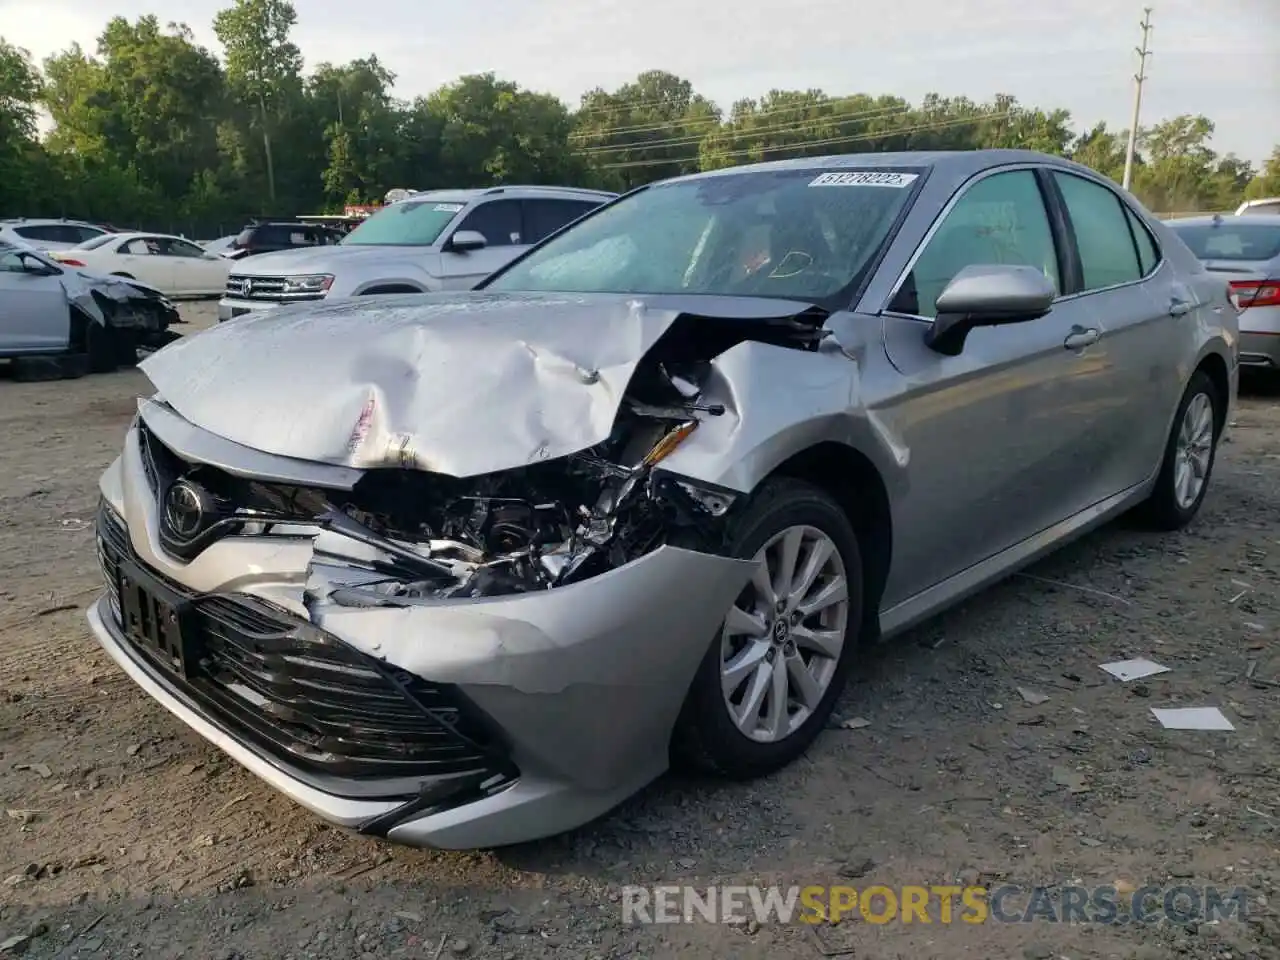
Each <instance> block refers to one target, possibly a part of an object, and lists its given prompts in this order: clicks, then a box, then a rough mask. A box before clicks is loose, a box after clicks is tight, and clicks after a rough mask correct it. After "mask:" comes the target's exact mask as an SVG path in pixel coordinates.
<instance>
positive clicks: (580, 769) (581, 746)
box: [89, 430, 752, 849]
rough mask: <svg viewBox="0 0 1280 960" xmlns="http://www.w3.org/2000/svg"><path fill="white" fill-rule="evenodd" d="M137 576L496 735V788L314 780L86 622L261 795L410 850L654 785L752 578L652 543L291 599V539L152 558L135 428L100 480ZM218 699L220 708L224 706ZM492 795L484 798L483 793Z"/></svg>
mask: <svg viewBox="0 0 1280 960" xmlns="http://www.w3.org/2000/svg"><path fill="white" fill-rule="evenodd" d="M102 493H103V497H104V500H105V501H106V502H107V503H108V504H109V505H110V506H111V507H112V508H113V509H114V510H115V511H116V512H118V513H119V514H120V515H121V516H122V517H123V518H124V519H125V522H126V524H127V532H126V533H125V536H126V537H127V541H128V544H127V549H128V550H129V551H130V553H131V556H132V558H133V562H135V563H137V564H138V565H139V566H140V567H141V568H142V569H143V570H144V571H146V572H147V573H148V574H150V575H154V576H158V577H160V578H163V579H164V580H166V581H168V582H172V583H173V584H175V585H176V586H179V587H180V588H181V589H182V590H184V591H186V593H188V594H189V595H191V596H195V597H198V598H205V599H210V598H215V597H217V598H223V599H225V598H232V599H234V598H236V597H241V598H244V597H249V598H254V600H255V601H266V602H268V603H271V604H273V605H275V606H276V607H278V608H280V609H281V610H286V611H290V612H291V613H292V615H294V616H296V617H297V619H298V620H299V621H300V622H301V621H302V620H304V619H305V620H306V622H307V623H308V624H310V626H313V627H316V628H319V629H320V630H322V631H324V632H325V633H326V634H328V635H331V636H332V637H335V638H337V639H338V641H339V642H341V643H342V644H344V645H346V647H348V648H349V649H350V650H351V651H353V652H354V653H355V654H356V655H358V656H363V657H367V658H369V659H370V660H376V661H378V662H379V663H380V664H384V665H385V666H386V668H387V669H388V670H392V671H397V672H398V673H399V675H401V676H403V677H407V678H409V679H410V680H415V681H416V680H423V682H426V681H430V683H431V684H433V685H436V686H440V687H447V688H448V690H450V691H453V692H455V693H456V694H457V697H458V698H459V699H460V700H461V701H463V702H465V703H466V704H468V705H470V707H472V708H474V710H475V711H476V712H477V713H478V715H479V716H480V717H481V719H482V720H483V723H484V725H485V726H486V727H488V728H490V729H492V730H494V731H495V732H496V737H495V739H496V740H497V741H499V742H500V744H501V748H502V756H503V759H505V760H506V761H508V763H509V769H508V771H507V773H506V774H504V775H502V776H500V777H498V778H497V781H495V780H492V779H491V780H490V781H489V783H488V785H487V787H486V789H485V790H483V791H475V790H472V791H471V792H465V791H463V792H459V791H451V790H450V789H448V784H443V783H442V781H441V779H440V778H439V777H434V776H422V777H421V778H420V780H419V781H418V782H417V784H416V787H414V788H411V789H406V781H405V778H404V777H403V776H401V777H398V778H395V782H394V783H392V778H390V777H380V776H377V775H375V776H373V777H365V778H363V779H362V780H360V781H359V782H356V781H355V780H351V779H346V780H342V779H333V780H325V779H323V778H317V777H315V776H313V775H310V774H309V773H308V772H307V771H305V770H302V769H300V768H299V765H298V764H297V763H296V762H295V759H296V758H295V757H294V756H292V755H291V754H290V753H289V752H288V751H281V750H279V749H277V748H275V747H273V745H272V744H270V743H266V744H264V743H263V742H262V740H261V739H260V738H259V739H256V740H255V738H253V737H251V736H248V735H246V733H245V727H244V725H243V724H238V723H237V722H236V719H237V718H236V717H235V716H233V715H232V714H229V713H228V712H227V711H226V710H224V709H222V707H221V706H220V703H219V702H217V701H216V700H215V701H210V700H209V699H208V698H204V699H201V698H200V697H199V696H193V695H192V692H191V690H190V688H188V687H186V686H185V685H184V684H183V683H182V682H181V681H180V680H179V679H177V678H176V677H175V676H174V675H173V674H172V673H170V672H168V671H166V670H165V669H163V668H162V667H161V666H159V665H158V664H157V663H156V662H155V661H154V660H153V659H152V658H150V657H149V656H147V655H145V654H143V653H141V652H140V651H139V649H138V648H136V647H135V646H134V644H133V643H132V642H131V641H130V639H128V638H127V637H126V636H125V632H124V630H123V629H122V628H121V626H120V623H119V621H118V620H117V619H116V616H115V614H114V612H113V609H112V603H111V602H110V601H109V600H108V599H107V598H104V599H103V600H102V601H100V602H99V603H98V604H97V605H95V606H94V607H93V608H92V609H91V610H90V611H89V623H90V626H91V627H92V629H93V632H94V634H95V636H96V637H97V638H98V640H99V642H100V643H101V644H102V646H103V647H104V648H105V649H106V650H107V652H108V653H109V654H110V655H111V656H112V658H113V659H114V660H115V661H116V662H117V663H118V664H120V666H121V668H122V669H124V670H125V672H126V673H128V674H129V675H130V676H131V677H132V678H133V679H134V680H135V682H137V683H138V684H139V686H141V687H142V688H143V689H144V690H145V691H146V692H147V693H148V694H150V695H151V696H152V697H154V698H155V699H156V700H158V701H159V702H160V703H161V704H162V705H163V706H164V707H165V708H166V709H168V710H169V711H170V712H171V713H173V714H174V715H175V716H177V717H178V718H179V719H181V720H182V721H183V722H184V723H186V724H187V725H188V726H190V727H191V728H192V729H193V730H195V731H196V732H197V733H199V734H200V735H201V736H203V737H204V738H205V739H207V740H208V741H209V742H211V743H213V744H214V745H216V746H218V747H219V748H221V749H222V750H224V751H225V752H226V753H227V754H228V755H230V756H231V757H232V758H233V759H234V760H236V761H237V762H239V763H240V764H242V765H243V766H244V767H245V768H247V769H248V770H249V771H251V772H252V773H254V774H255V775H257V776H258V777H260V778H262V779H263V780H265V781H266V782H267V783H269V784H270V785H272V786H273V787H275V788H276V789H278V790H280V791H281V792H283V793H285V794H286V795H288V796H290V797H292V798H293V799H294V800H296V801H297V802H298V803H300V804H302V805H303V806H305V807H307V808H308V809H310V810H312V811H313V812H315V813H317V814H319V815H320V816H322V817H324V818H325V819H327V820H329V821H331V822H333V823H335V824H338V825H341V826H344V827H348V828H354V829H357V830H360V831H362V832H366V833H372V834H375V835H381V836H386V837H387V838H389V839H391V840H393V841H397V842H402V843H407V844H411V845H415V846H435V847H443V848H454V849H471V848H476V847H492V846H500V845H504V844H509V843H518V842H524V841H528V840H533V839H537V838H539V837H544V836H549V835H553V834H556V833H560V832H563V831H565V830H569V829H572V828H574V827H577V826H580V825H581V824H583V823H585V822H587V821H589V820H591V819H594V818H595V817H597V816H599V815H601V814H603V813H605V812H607V811H608V810H609V809H611V808H612V807H614V806H616V805H617V804H618V803H619V802H620V801H622V800H623V799H625V798H626V797H627V796H629V795H631V794H632V793H634V792H636V791H637V790H638V789H640V788H641V787H643V786H644V785H645V784H647V783H648V782H650V781H651V780H653V779H654V778H655V777H657V776H658V775H660V774H661V773H662V772H663V771H664V770H665V769H666V767H667V764H668V745H669V741H670V735H671V730H672V727H673V725H674V722H675V719H676V716H677V714H678V712H679V709H680V707H681V705H682V702H683V699H684V694H685V691H686V690H687V689H688V685H689V683H690V681H691V679H692V676H693V674H694V672H695V670H696V669H697V665H698V662H699V661H700V659H701V657H702V656H703V654H704V653H705V651H706V648H707V645H708V643H709V642H710V641H711V639H712V638H713V637H714V635H715V633H716V631H717V629H718V627H719V623H720V621H721V619H722V617H723V612H724V610H726V609H727V608H728V607H729V605H730V604H731V603H732V601H733V599H734V597H735V596H736V595H737V593H738V592H739V591H740V590H741V588H742V586H743V585H744V584H745V583H746V581H747V580H748V579H749V577H750V575H751V571H752V566H751V564H749V563H747V562H744V561H739V560H732V559H727V558H723V557H716V556H709V555H706V554H700V553H696V552H693V551H687V550H679V549H676V548H672V547H663V548H660V549H659V550H657V551H654V552H653V553H650V554H648V555H646V556H644V557H642V558H640V559H638V560H636V561H633V562H632V563H630V564H628V565H626V566H624V567H620V568H618V569H616V570H613V571H611V572H609V573H607V574H604V575H602V576H599V577H596V578H594V579H592V580H588V581H585V582H583V583H579V584H575V585H572V586H568V587H563V588H560V589H557V590H550V591H542V592H538V593H534V594H523V595H518V596H512V597H497V598H491V599H485V600H470V601H446V602H439V601H437V602H432V603H423V604H421V605H415V606H410V607H394V608H393V607H351V606H342V605H340V604H338V603H335V602H328V603H321V604H311V605H310V609H308V606H307V605H304V604H303V602H302V596H303V591H304V588H305V585H306V583H307V581H308V579H311V580H313V581H314V579H315V577H316V575H317V568H318V567H319V566H320V565H319V564H316V563H313V560H312V541H311V540H309V539H306V538H299V537H271V536H257V537H249V536H245V537H228V538H225V539H223V540H220V541H217V542H215V543H213V544H212V545H210V546H209V547H208V548H206V549H205V551H204V552H203V553H201V554H200V555H198V556H197V557H195V558H194V559H193V560H191V561H190V562H188V563H181V562H179V561H177V560H175V559H173V558H171V557H168V556H167V555H166V554H165V553H164V552H163V551H162V549H161V548H160V545H159V535H158V516H157V513H158V511H157V506H156V502H155V495H154V493H153V492H152V490H151V489H150V486H149V485H148V483H147V480H146V476H145V471H144V467H143V465H142V459H141V454H140V448H139V439H138V432H137V431H136V430H135V431H131V432H130V434H129V438H128V440H127V442H126V449H125V452H124V454H123V456H122V457H121V458H120V460H118V461H117V462H116V463H115V464H113V466H112V467H111V468H110V469H109V470H108V471H107V473H106V474H105V475H104V477H103V481H102ZM224 699H225V698H224ZM495 782H496V784H497V785H496V786H494V784H495Z"/></svg>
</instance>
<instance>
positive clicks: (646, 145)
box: [577, 106, 915, 157]
mask: <svg viewBox="0 0 1280 960" xmlns="http://www.w3.org/2000/svg"><path fill="white" fill-rule="evenodd" d="M914 109H915V108H914V107H911V106H906V107H894V108H892V110H887V109H884V108H882V109H880V110H871V111H868V112H866V113H847V114H829V115H827V116H819V117H808V118H806V119H803V120H788V121H785V122H782V123H775V124H767V125H765V126H762V127H754V128H751V129H750V130H745V131H741V134H742V135H744V136H759V135H764V134H770V135H771V134H777V133H794V132H795V131H797V130H803V129H804V128H805V127H808V126H813V125H815V124H842V123H864V122H866V121H868V120H880V119H889V118H891V117H896V116H902V115H904V114H908V113H911V112H912V111H913V110H914ZM713 132H714V131H710V130H708V131H706V132H704V133H699V134H695V135H690V136H680V137H672V138H669V139H666V140H650V141H643V140H639V141H635V142H632V143H622V144H607V145H604V146H598V147H579V148H578V150H577V152H578V153H580V154H584V155H586V156H592V157H595V156H600V155H602V154H606V153H622V152H625V151H627V150H651V149H660V148H665V147H679V146H690V145H692V144H700V143H702V141H703V140H704V139H706V137H707V136H708V134H710V133H713ZM724 132H725V133H726V134H728V135H729V136H733V135H734V134H735V133H738V132H739V131H736V130H734V129H733V128H731V127H730V128H725V129H724Z"/></svg>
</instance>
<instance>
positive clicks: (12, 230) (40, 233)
mask: <svg viewBox="0 0 1280 960" xmlns="http://www.w3.org/2000/svg"><path fill="white" fill-rule="evenodd" d="M109 236H111V232H110V231H109V230H104V229H103V228H102V227H98V226H94V225H93V224H92V223H85V222H84V221H82V220H27V219H18V220H0V240H3V241H4V242H6V243H10V244H13V246H15V247H32V248H34V249H36V250H70V249H71V248H72V247H75V246H79V245H80V244H82V243H86V242H88V241H90V240H94V239H96V238H98V237H109Z"/></svg>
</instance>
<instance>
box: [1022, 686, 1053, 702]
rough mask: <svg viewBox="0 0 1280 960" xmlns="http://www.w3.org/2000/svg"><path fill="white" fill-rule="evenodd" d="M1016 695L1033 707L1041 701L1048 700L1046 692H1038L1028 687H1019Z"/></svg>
mask: <svg viewBox="0 0 1280 960" xmlns="http://www.w3.org/2000/svg"><path fill="white" fill-rule="evenodd" d="M1018 695H1019V696H1021V697H1022V699H1023V700H1025V701H1027V703H1029V704H1031V705H1032V706H1033V707H1038V706H1040V704H1042V703H1048V702H1049V695H1048V694H1045V693H1040V692H1039V691H1037V690H1032V689H1031V688H1029V687H1019V688H1018Z"/></svg>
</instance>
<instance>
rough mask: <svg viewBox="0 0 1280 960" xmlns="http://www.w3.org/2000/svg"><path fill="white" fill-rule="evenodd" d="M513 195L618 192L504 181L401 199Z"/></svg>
mask: <svg viewBox="0 0 1280 960" xmlns="http://www.w3.org/2000/svg"><path fill="white" fill-rule="evenodd" d="M496 196H509V197H514V198H516V199H522V198H527V199H538V198H555V199H561V200H598V201H599V202H601V203H603V202H605V201H606V200H612V199H613V198H614V197H616V196H617V194H616V193H610V192H609V191H607V190H588V189H586V188H585V187H555V186H539V185H536V184H503V185H501V186H496V187H470V188H466V189H461V190H423V191H422V192H421V193H413V194H410V195H409V196H407V197H405V198H404V199H403V200H396V201H395V202H394V203H392V204H389V206H394V205H395V204H397V203H412V202H414V201H418V200H434V201H436V202H437V203H470V202H471V201H473V200H478V199H479V198H480V197H496Z"/></svg>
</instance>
